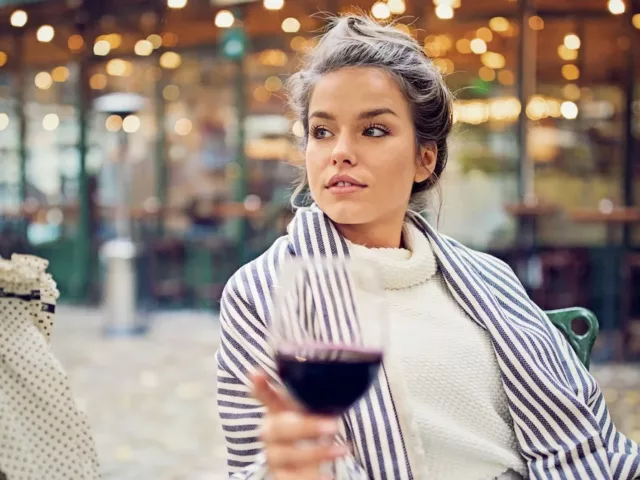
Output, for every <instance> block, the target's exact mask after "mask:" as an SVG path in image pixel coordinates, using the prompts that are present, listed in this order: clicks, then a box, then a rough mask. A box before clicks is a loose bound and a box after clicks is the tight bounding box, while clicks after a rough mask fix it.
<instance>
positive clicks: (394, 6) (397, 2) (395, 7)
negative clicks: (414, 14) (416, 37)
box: [387, 0, 407, 15]
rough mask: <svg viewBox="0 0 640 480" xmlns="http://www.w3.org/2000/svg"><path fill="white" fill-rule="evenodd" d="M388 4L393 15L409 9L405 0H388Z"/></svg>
mask: <svg viewBox="0 0 640 480" xmlns="http://www.w3.org/2000/svg"><path fill="white" fill-rule="evenodd" d="M387 6H388V7H389V11H390V12H391V13H392V14H393V15H402V14H403V13H404V12H405V10H406V9H407V7H406V5H405V3H404V0H387Z"/></svg>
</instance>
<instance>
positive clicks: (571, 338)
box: [545, 307, 599, 369]
mask: <svg viewBox="0 0 640 480" xmlns="http://www.w3.org/2000/svg"><path fill="white" fill-rule="evenodd" d="M545 313H546V314H547V317H549V320H550V321H551V323H553V324H554V325H555V326H556V328H557V329H558V330H560V331H561V332H562V333H563V335H564V336H565V338H566V339H567V341H568V342H569V344H570V345H571V347H573V350H574V351H575V352H576V355H578V358H579V359H580V361H581V362H582V363H583V365H584V366H585V367H587V369H588V368H589V362H590V360H591V349H592V348H593V344H594V343H595V341H596V338H597V337H598V330H599V325H598V319H597V318H596V316H595V315H594V314H593V312H591V311H590V310H587V309H586V308H581V307H573V308H563V309H562V310H549V311H547V312H545ZM581 319H582V320H584V326H586V331H585V332H584V333H577V332H576V331H575V328H576V327H577V325H574V322H576V321H578V320H581Z"/></svg>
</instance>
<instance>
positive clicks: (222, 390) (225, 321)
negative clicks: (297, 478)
mask: <svg viewBox="0 0 640 480" xmlns="http://www.w3.org/2000/svg"><path fill="white" fill-rule="evenodd" d="M243 278H244V279H246V278H247V277H246V276H244V275H243V274H236V275H235V276H234V278H233V279H232V280H231V281H230V282H229V284H228V285H227V287H226V288H225V291H224V293H223V296H222V300H221V309H220V348H219V350H218V352H217V354H216V359H217V363H218V373H217V382H218V386H217V403H218V415H219V417H220V423H221V425H222V431H223V433H224V436H225V440H226V446H227V467H228V471H229V476H230V477H229V478H231V479H233V480H242V479H266V478H269V475H268V470H267V465H266V457H265V454H264V450H263V447H264V445H263V443H262V441H261V439H260V428H261V426H262V419H263V416H264V414H265V407H264V406H263V405H262V404H261V403H260V402H259V401H257V400H256V399H254V398H253V397H252V396H251V381H250V380H249V376H250V373H251V372H253V371H255V370H256V369H262V370H263V371H265V372H266V373H267V375H269V377H270V378H271V380H272V381H274V382H275V383H278V384H279V383H280V382H279V381H278V379H277V375H276V371H275V363H274V361H273V355H272V351H271V348H270V347H269V344H268V341H267V331H266V325H265V323H264V321H262V319H261V318H260V317H259V315H258V313H257V309H256V306H255V305H254V304H253V302H252V301H251V299H250V298H249V297H248V295H246V293H245V292H246V290H245V288H244V287H245V286H244V285H243V284H242V283H241V281H242V279H243ZM239 280H240V281H239ZM336 441H337V442H341V441H342V440H341V439H340V438H337V439H336ZM336 469H337V471H338V472H340V476H339V477H338V478H341V479H343V478H344V479H346V480H364V479H367V478H368V477H367V475H366V473H365V471H364V469H363V468H362V467H361V466H360V465H359V464H358V462H357V461H356V459H355V458H354V457H352V456H348V457H345V458H343V459H340V460H338V461H337V462H336Z"/></svg>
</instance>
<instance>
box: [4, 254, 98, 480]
mask: <svg viewBox="0 0 640 480" xmlns="http://www.w3.org/2000/svg"><path fill="white" fill-rule="evenodd" d="M47 265H48V262H47V261H46V260H43V259H40V258H37V257H31V256H27V255H14V256H12V257H11V260H5V259H0V472H1V473H0V479H2V478H5V477H6V479H7V480H91V479H98V478H99V474H98V461H97V455H96V452H95V446H94V443H93V439H92V438H91V435H90V433H89V426H88V424H87V422H86V419H85V418H84V415H83V414H82V413H81V412H80V411H79V410H78V409H77V408H76V405H75V403H74V400H73V396H72V394H71V390H70V388H69V382H68V379H67V376H66V374H65V372H64V370H63V368H62V366H61V365H60V363H59V362H58V361H57V359H56V358H55V357H54V355H53V353H52V352H51V349H50V348H49V339H50V337H51V329H52V326H53V318H54V314H55V303H56V300H57V298H58V291H57V289H56V285H55V282H54V281H53V279H52V278H51V276H50V275H48V274H47V273H46V272H45V270H46V268H47ZM3 475H4V477H3Z"/></svg>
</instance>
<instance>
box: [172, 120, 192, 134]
mask: <svg viewBox="0 0 640 480" xmlns="http://www.w3.org/2000/svg"><path fill="white" fill-rule="evenodd" d="M192 128H193V124H192V123H191V120H189V119H188V118H181V119H180V120H178V121H177V122H176V125H175V127H174V130H175V132H176V133H177V134H178V135H180V136H182V137H185V136H187V135H189V134H190V133H191V130H192Z"/></svg>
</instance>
